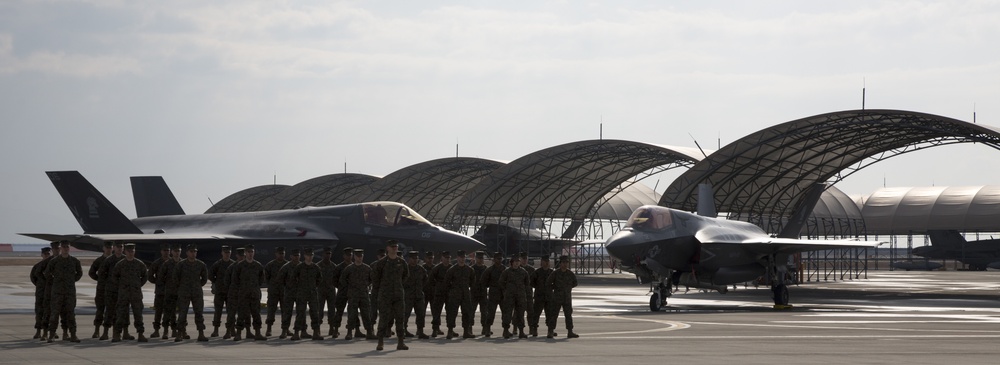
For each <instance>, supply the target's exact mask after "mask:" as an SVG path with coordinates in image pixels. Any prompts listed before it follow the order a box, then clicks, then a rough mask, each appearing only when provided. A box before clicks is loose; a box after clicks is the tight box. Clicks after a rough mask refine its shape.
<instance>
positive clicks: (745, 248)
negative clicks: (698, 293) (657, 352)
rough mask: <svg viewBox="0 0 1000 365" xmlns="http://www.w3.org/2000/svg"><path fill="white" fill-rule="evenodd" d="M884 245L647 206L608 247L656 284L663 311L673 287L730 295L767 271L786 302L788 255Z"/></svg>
mask: <svg viewBox="0 0 1000 365" xmlns="http://www.w3.org/2000/svg"><path fill="white" fill-rule="evenodd" d="M879 244H880V242H870V241H855V240H829V241H821V240H800V239H791V238H776V237H771V236H769V235H768V234H767V233H765V232H764V231H763V230H762V229H760V227H757V226H755V225H753V224H750V223H746V222H740V221H731V220H726V219H720V218H711V217H705V216H701V215H696V214H692V213H689V212H685V211H680V210H675V209H670V208H666V207H661V206H655V205H647V206H643V207H640V208H639V209H636V210H635V211H634V212H633V213H632V216H631V217H629V220H628V222H627V223H626V228H624V229H623V230H622V231H619V232H617V233H615V234H614V235H613V236H611V238H609V239H608V240H607V241H606V246H605V248H606V249H607V251H608V253H609V254H610V255H611V256H612V257H613V258H615V259H617V260H618V261H620V262H621V266H622V268H623V269H624V270H627V271H630V272H633V273H635V275H636V277H637V278H638V279H639V282H640V283H650V284H653V285H656V287H655V288H654V290H652V292H653V295H652V297H651V298H650V301H649V307H650V310H652V311H659V310H660V309H661V308H662V307H663V306H665V305H666V299H667V297H668V296H670V293H671V287H673V286H676V285H684V286H688V287H694V288H704V289H714V290H718V291H719V292H721V293H725V292H726V287H727V286H728V285H732V284H736V283H743V282H747V281H751V280H754V279H756V278H758V277H761V276H765V275H767V277H769V278H770V279H771V280H770V281H771V283H773V284H772V287H771V290H772V292H773V295H774V303H775V305H776V306H787V305H788V288H787V286H786V285H785V280H784V278H785V275H786V273H787V271H788V269H787V262H788V257H789V255H791V254H794V253H798V252H805V251H815V250H828V249H839V248H864V247H876V246H878V245H879Z"/></svg>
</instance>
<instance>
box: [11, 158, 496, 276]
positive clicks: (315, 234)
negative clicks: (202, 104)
mask: <svg viewBox="0 0 1000 365" xmlns="http://www.w3.org/2000/svg"><path fill="white" fill-rule="evenodd" d="M46 174H47V175H48V177H49V179H50V180H51V181H52V184H53V185H55V187H56V190H58V191H59V194H60V195H61V196H62V198H63V200H64V201H65V202H66V205H67V206H69V209H70V211H71V212H72V213H73V216H74V217H76V220H77V221H78V222H79V223H80V227H81V228H83V232H84V233H83V234H47V233H21V235H23V236H28V237H33V238H38V239H43V240H47V241H59V240H67V241H70V242H71V244H72V245H73V247H76V248H79V249H82V250H90V251H100V250H101V247H102V245H103V244H104V242H105V241H124V242H134V243H136V256H138V257H140V258H141V259H143V260H152V259H154V258H155V257H158V255H159V247H160V244H162V243H174V244H182V245H187V244H197V245H198V249H199V254H198V256H199V258H200V259H202V260H205V261H208V262H210V261H214V260H215V259H217V258H219V257H220V256H221V246H222V245H229V246H232V247H242V246H244V245H247V244H254V246H255V248H256V251H257V253H258V255H259V257H269V256H268V254H269V253H272V252H273V251H274V249H275V248H277V247H279V246H285V247H288V248H293V247H313V248H320V247H332V248H333V249H335V250H336V249H341V248H344V247H353V248H362V249H364V250H365V253H366V255H365V258H366V259H368V260H374V258H375V251H376V250H377V249H379V248H384V247H385V246H384V245H385V241H386V240H388V239H395V240H397V241H399V242H400V249H401V250H402V251H410V250H420V251H456V250H466V251H469V252H472V251H476V250H480V249H482V248H484V247H485V246H484V245H483V244H482V243H480V242H479V241H476V240H474V239H472V238H470V237H468V236H465V235H461V234H458V233H455V232H452V231H448V230H446V229H444V228H441V227H438V226H435V225H434V224H432V223H430V222H429V221H427V219H425V218H424V217H422V216H420V214H418V213H417V212H416V211H414V210H413V209H411V208H409V207H407V206H405V205H403V204H400V203H396V202H368V203H360V204H349V205H336V206H327V207H305V208H299V209H288V210H274V211H264V212H250V213H220V214H191V215H148V216H145V217H141V218H135V219H131V220H130V219H128V218H126V217H125V215H124V214H122V212H121V211H120V210H118V208H116V207H115V206H114V205H113V204H112V203H111V202H110V201H108V199H107V198H105V197H104V195H103V194H101V193H100V192H99V191H98V190H97V189H96V188H95V187H94V186H93V185H91V184H90V182H88V181H87V179H85V178H84V177H83V175H81V174H80V173H79V172H77V171H54V172H47V173H46ZM172 210H174V211H176V209H172ZM339 256H340V255H334V257H335V258H336V257H339Z"/></svg>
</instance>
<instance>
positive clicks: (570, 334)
mask: <svg viewBox="0 0 1000 365" xmlns="http://www.w3.org/2000/svg"><path fill="white" fill-rule="evenodd" d="M578 337H580V335H578V334H576V332H573V330H568V333H566V338H578Z"/></svg>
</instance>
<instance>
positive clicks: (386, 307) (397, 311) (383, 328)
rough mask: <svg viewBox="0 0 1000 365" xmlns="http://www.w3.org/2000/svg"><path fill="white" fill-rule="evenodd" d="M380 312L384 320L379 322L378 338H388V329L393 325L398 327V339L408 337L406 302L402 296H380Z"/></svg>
mask: <svg viewBox="0 0 1000 365" xmlns="http://www.w3.org/2000/svg"><path fill="white" fill-rule="evenodd" d="M379 296H380V297H381V298H379V300H378V302H379V307H378V311H379V312H381V313H380V315H381V317H380V318H382V319H381V320H380V321H379V322H378V336H379V337H387V336H386V335H387V334H388V333H389V331H388V329H389V326H391V325H392V324H393V323H395V325H396V337H398V338H400V339H402V338H403V337H404V336H405V335H406V329H405V324H406V312H405V308H406V300H405V299H403V297H401V296H393V295H379Z"/></svg>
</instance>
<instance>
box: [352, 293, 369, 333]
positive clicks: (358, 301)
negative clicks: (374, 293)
mask: <svg viewBox="0 0 1000 365" xmlns="http://www.w3.org/2000/svg"><path fill="white" fill-rule="evenodd" d="M371 307H372V304H371V301H370V300H369V299H368V295H367V294H365V295H357V296H350V297H348V298H347V330H352V329H357V328H360V327H359V325H362V324H363V325H364V326H365V329H369V328H371V327H372V320H371V316H370V315H369V313H368V310H369V309H370V308H371ZM359 315H360V316H361V323H358V316H359Z"/></svg>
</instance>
